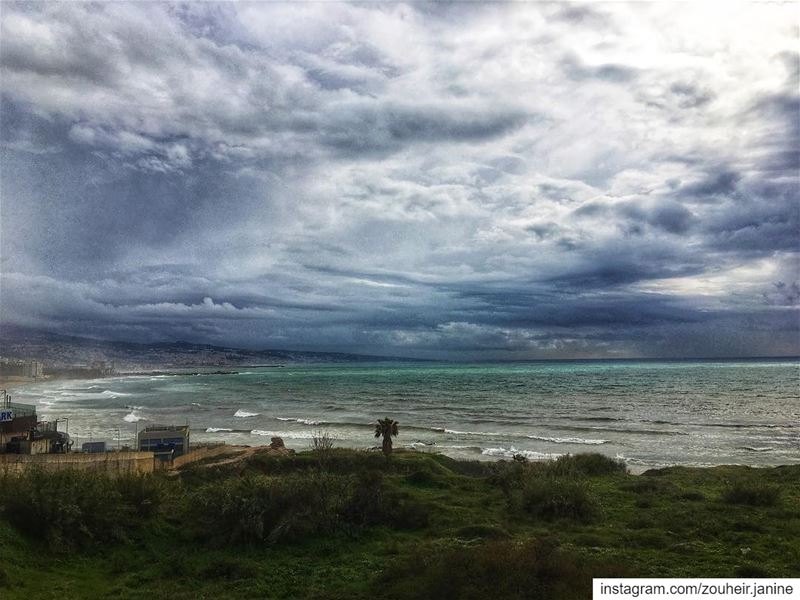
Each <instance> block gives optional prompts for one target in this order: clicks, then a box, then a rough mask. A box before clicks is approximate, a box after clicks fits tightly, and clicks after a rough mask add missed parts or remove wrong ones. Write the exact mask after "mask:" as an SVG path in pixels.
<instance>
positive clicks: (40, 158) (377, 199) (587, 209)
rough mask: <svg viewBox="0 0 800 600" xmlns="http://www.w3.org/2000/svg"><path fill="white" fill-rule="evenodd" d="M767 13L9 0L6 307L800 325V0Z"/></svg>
mask: <svg viewBox="0 0 800 600" xmlns="http://www.w3.org/2000/svg"><path fill="white" fill-rule="evenodd" d="M698 10H699V9H698ZM743 10H744V9H743ZM748 11H749V12H748ZM744 12H747V13H748V15H750V16H753V15H756V14H757V15H759V16H760V17H763V18H758V19H756V18H752V19H751V18H750V17H748V16H747V15H745V16H743V17H742V18H743V19H744V21H742V24H741V26H744V23H747V26H748V27H749V28H750V27H755V29H753V30H752V31H750V33H749V35H748V36H747V40H748V43H747V45H742V43H741V39H742V36H740V35H738V30H737V29H736V28H735V27H734V26H733V25H729V24H728V22H727V21H726V22H725V23H723V24H721V26H720V28H719V31H716V30H715V32H714V33H713V34H712V33H709V35H708V36H704V37H703V38H702V39H695V38H694V37H692V38H691V39H690V40H689V41H687V40H686V39H685V36H686V35H687V34H686V32H687V31H692V27H693V26H694V25H693V23H696V22H698V21H701V20H702V19H703V18H704V17H703V15H702V11H700V12H696V11H695V8H694V7H689V6H686V7H682V9H681V11H675V10H674V9H671V8H670V7H669V5H666V4H651V5H641V6H640V5H614V6H611V5H607V6H606V5H604V6H603V7H602V10H600V8H598V7H597V6H595V5H584V4H576V3H570V4H559V5H553V4H519V5H517V4H507V5H506V4H470V5H469V6H466V5H464V4H463V3H461V4H459V3H423V4H414V5H410V6H407V5H403V4H378V5H371V4H366V5H362V4H345V3H300V4H298V3H262V4H247V3H243V4H211V3H193V4H192V3H190V4H180V5H172V4H169V5H167V4H158V3H104V4H98V5H88V4H78V3H58V4H56V3H50V4H19V5H18V4H11V3H9V4H5V5H4V10H3V14H2V18H1V19H0V21H1V24H2V37H0V67H1V68H2V75H3V87H2V104H0V113H2V114H0V117H2V118H0V161H2V171H3V173H2V174H3V177H2V178H0V200H1V201H2V215H1V218H0V225H1V226H2V253H1V254H2V263H1V266H0V274H1V276H2V303H0V311H1V312H0V317H2V320H3V322H4V323H13V324H19V325H25V326H30V327H40V328H46V329H51V330H54V331H59V332H63V333H71V334H79V335H92V336H97V337H102V338H110V339H129V340H144V341H152V340H175V339H189V340H192V341H200V342H212V343H220V344H226V345H244V346H250V347H270V346H271V347H279V348H302V349H323V350H345V351H360V352H372V353H377V354H399V355H408V356H414V355H419V356H426V357H449V358H487V357H497V358H503V357H515V358H546V357H557V358H563V357H569V356H579V357H589V356H621V355H640V356H656V355H662V356H676V355H681V354H683V355H705V356H708V355H743V354H781V353H792V352H794V353H797V352H798V351H800V350H799V349H798V341H797V339H798V338H797V305H798V300H797V298H798V293H797V290H798V289H800V288H798V286H800V277H798V251H799V250H800V249H799V248H798V231H799V230H800V219H799V218H798V202H797V200H798V198H799V197H800V194H799V193H798V167H800V165H798V160H799V158H798V148H800V121H798V118H799V117H800V104H798V103H799V102H800V101H799V100H798V92H797V80H798V66H797V65H798V59H797V52H796V51H795V50H794V49H793V42H794V40H793V38H792V36H790V35H788V36H787V35H786V34H785V32H784V31H783V29H782V27H783V24H784V23H785V22H787V17H786V14H784V13H785V12H786V10H785V7H781V6H778V5H753V6H749V7H748V8H747V10H746V11H744ZM753 23H755V24H756V25H752V24H753ZM723 25H724V27H723ZM690 42H691V43H690ZM687 44H688V45H687ZM645 50H646V51H645Z"/></svg>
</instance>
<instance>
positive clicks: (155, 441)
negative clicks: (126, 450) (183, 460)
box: [136, 425, 189, 460]
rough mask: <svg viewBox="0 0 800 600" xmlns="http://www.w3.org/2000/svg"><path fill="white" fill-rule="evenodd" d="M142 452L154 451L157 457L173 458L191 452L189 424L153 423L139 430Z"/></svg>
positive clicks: (138, 444)
mask: <svg viewBox="0 0 800 600" xmlns="http://www.w3.org/2000/svg"><path fill="white" fill-rule="evenodd" d="M136 443H137V446H138V449H139V450H140V451H141V452H153V453H154V454H155V457H156V458H159V459H161V460H172V459H174V458H177V457H178V456H182V455H184V454H186V453H187V452H189V426H188V425H151V426H150V427H145V428H144V429H143V430H141V431H140V432H139V435H138V438H137V442H136Z"/></svg>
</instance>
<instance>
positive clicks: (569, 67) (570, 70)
mask: <svg viewBox="0 0 800 600" xmlns="http://www.w3.org/2000/svg"><path fill="white" fill-rule="evenodd" d="M561 66H562V68H563V70H564V73H565V74H566V75H567V77H569V78H570V79H574V80H576V81H581V80H584V79H599V80H602V81H608V82H611V83H626V82H629V81H631V80H632V79H634V78H635V77H636V76H637V74H638V70H637V69H635V68H633V67H630V66H627V65H623V64H614V63H604V64H599V65H588V64H586V63H584V62H582V61H581V59H580V58H578V57H577V56H574V55H571V54H570V55H567V56H565V57H564V58H563V59H562V61H561Z"/></svg>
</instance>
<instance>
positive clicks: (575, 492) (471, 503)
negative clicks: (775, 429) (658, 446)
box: [0, 450, 800, 600]
mask: <svg viewBox="0 0 800 600" xmlns="http://www.w3.org/2000/svg"><path fill="white" fill-rule="evenodd" d="M324 467H325V470H324V471H320V463H319V460H318V457H316V456H315V455H314V454H313V453H311V452H308V453H300V454H297V455H295V456H293V457H276V456H273V455H268V454H266V453H259V454H256V455H254V456H253V457H251V458H250V459H249V460H248V461H247V462H246V463H244V464H237V465H231V466H230V467H227V466H221V467H219V468H217V469H206V468H187V469H184V470H182V471H181V473H180V475H179V476H178V477H167V476H165V475H161V474H160V475H156V476H152V477H147V478H142V479H137V478H126V479H122V480H105V479H102V478H100V477H97V476H94V475H89V474H78V473H59V474H57V475H52V474H43V473H35V472H32V473H30V474H27V475H25V476H23V477H18V478H6V479H3V480H2V481H0V597H2V598H3V599H4V600H5V599H9V600H14V599H17V598H19V599H23V598H24V599H31V598H33V599H37V598H59V599H61V598H89V597H91V598H114V599H119V600H125V599H127V598H131V599H133V598H141V597H169V598H176V599H182V598H186V599H189V598H191V599H194V598H254V597H257V598H287V599H288V598H315V599H322V598H325V599H336V598H342V599H344V598H347V599H350V598H353V599H359V598H371V597H373V596H374V595H375V590H376V589H377V590H381V595H382V596H385V597H386V598H389V599H391V598H396V599H398V600H403V599H409V598H428V597H441V598H465V599H469V598H485V597H487V596H489V595H491V597H493V598H496V599H498V600H500V599H515V598H537V597H542V598H553V599H555V600H558V599H570V598H584V597H587V593H590V592H587V590H589V589H590V586H591V578H592V577H597V576H643V577H644V576H649V577H692V576H696V577H699V576H705V577H711V576H713V577H736V576H775V577H780V576H791V575H792V574H795V573H797V572H798V571H800V548H798V547H797V544H796V540H797V539H800V466H792V467H778V468H772V469H750V468H747V467H735V466H726V467H716V468H710V469H691V468H678V467H675V468H669V469H660V470H656V471H651V472H648V473H646V474H644V475H640V476H634V475H630V474H628V473H626V472H625V470H624V467H623V466H621V465H619V463H616V462H615V461H611V460H608V459H606V458H604V457H600V456H599V455H585V456H578V457H568V458H562V459H559V461H554V462H552V463H526V462H524V461H519V462H517V461H509V462H505V463H501V464H487V463H475V462H460V461H455V460H453V459H450V458H447V457H444V456H437V455H429V454H419V453H413V452H397V453H396V454H395V455H394V456H392V457H391V459H389V460H386V459H385V458H384V457H383V456H382V455H380V454H377V453H367V452H357V451H349V450H335V451H333V452H332V453H331V455H330V456H329V457H327V459H326V461H325V464H324Z"/></svg>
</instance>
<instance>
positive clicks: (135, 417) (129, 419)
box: [122, 410, 147, 423]
mask: <svg viewBox="0 0 800 600" xmlns="http://www.w3.org/2000/svg"><path fill="white" fill-rule="evenodd" d="M122 420H123V421H125V422H126V423H138V422H139V421H147V419H146V418H144V417H143V416H141V415H139V414H137V413H136V411H135V410H132V411H131V412H129V413H128V414H127V415H125V416H124V417H122Z"/></svg>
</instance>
